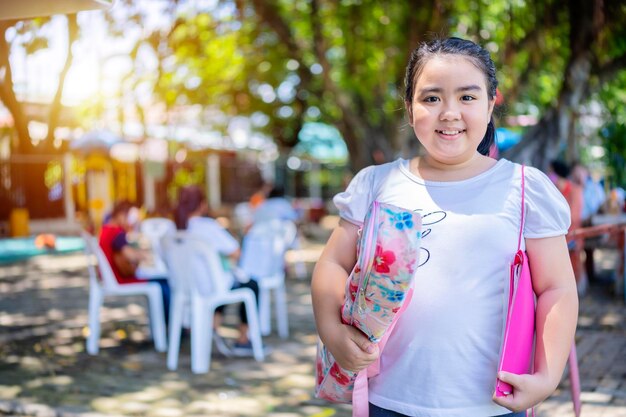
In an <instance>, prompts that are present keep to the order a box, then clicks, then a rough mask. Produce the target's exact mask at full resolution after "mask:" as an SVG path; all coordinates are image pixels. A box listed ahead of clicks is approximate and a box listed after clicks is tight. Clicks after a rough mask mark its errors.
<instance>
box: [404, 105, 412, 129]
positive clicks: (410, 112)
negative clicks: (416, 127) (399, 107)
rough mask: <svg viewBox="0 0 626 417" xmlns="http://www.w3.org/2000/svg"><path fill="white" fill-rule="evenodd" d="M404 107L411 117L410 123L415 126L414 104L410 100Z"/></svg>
mask: <svg viewBox="0 0 626 417" xmlns="http://www.w3.org/2000/svg"><path fill="white" fill-rule="evenodd" d="M404 107H405V108H406V114H407V115H408V117H409V125H410V126H413V105H412V103H411V102H410V101H405V102H404Z"/></svg>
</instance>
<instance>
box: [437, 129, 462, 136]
mask: <svg viewBox="0 0 626 417" xmlns="http://www.w3.org/2000/svg"><path fill="white" fill-rule="evenodd" d="M435 132H437V133H439V134H441V135H447V136H454V135H458V134H460V133H463V132H465V129H462V130H458V129H455V130H435Z"/></svg>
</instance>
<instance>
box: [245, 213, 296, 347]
mask: <svg viewBox="0 0 626 417" xmlns="http://www.w3.org/2000/svg"><path fill="white" fill-rule="evenodd" d="M296 232H297V230H296V225H295V224H294V223H293V222H291V221H286V220H278V219H275V220H268V221H264V222H260V223H255V224H254V225H253V226H252V227H251V228H250V230H249V231H248V233H247V234H246V235H245V236H244V239H243V244H242V249H241V259H240V264H239V266H240V268H241V269H242V270H243V271H244V272H245V273H246V274H247V275H249V276H250V277H253V278H254V279H256V280H257V282H258V284H259V317H260V319H261V334H263V335H264V336H265V335H268V334H270V332H271V330H272V325H271V311H270V299H271V295H272V292H273V295H274V305H275V308H276V321H277V323H278V335H279V336H280V337H281V338H283V339H286V338H287V337H288V336H289V323H288V315H287V293H286V289H285V252H286V251H287V249H289V247H290V246H291V245H292V243H293V241H294V239H295V237H296Z"/></svg>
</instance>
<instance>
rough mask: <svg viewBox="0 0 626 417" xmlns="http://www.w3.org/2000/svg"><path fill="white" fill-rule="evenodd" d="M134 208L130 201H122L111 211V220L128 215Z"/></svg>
mask: <svg viewBox="0 0 626 417" xmlns="http://www.w3.org/2000/svg"><path fill="white" fill-rule="evenodd" d="M133 207H134V204H133V203H131V202H130V201H128V200H122V201H118V202H117V203H115V205H114V206H113V210H111V218H114V217H117V215H119V214H122V213H123V214H126V213H128V212H129V211H130V209H131V208H133Z"/></svg>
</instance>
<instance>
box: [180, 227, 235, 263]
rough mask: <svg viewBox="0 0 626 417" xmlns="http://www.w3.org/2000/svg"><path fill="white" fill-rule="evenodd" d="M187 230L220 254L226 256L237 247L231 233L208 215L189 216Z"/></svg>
mask: <svg viewBox="0 0 626 417" xmlns="http://www.w3.org/2000/svg"><path fill="white" fill-rule="evenodd" d="M187 230H189V231H190V232H191V233H194V234H195V235H197V236H198V237H200V238H202V239H204V240H205V241H207V242H208V243H210V244H211V245H212V246H213V247H214V248H215V250H217V251H218V252H219V253H220V254H223V255H227V256H228V255H230V254H232V253H234V252H235V251H236V250H237V249H239V242H237V240H236V239H235V238H234V237H233V235H231V234H230V233H229V232H228V231H227V230H226V229H224V228H223V227H222V226H221V225H220V224H219V223H218V222H217V221H216V220H214V219H211V218H209V217H192V218H190V219H189V224H188V225H187Z"/></svg>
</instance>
